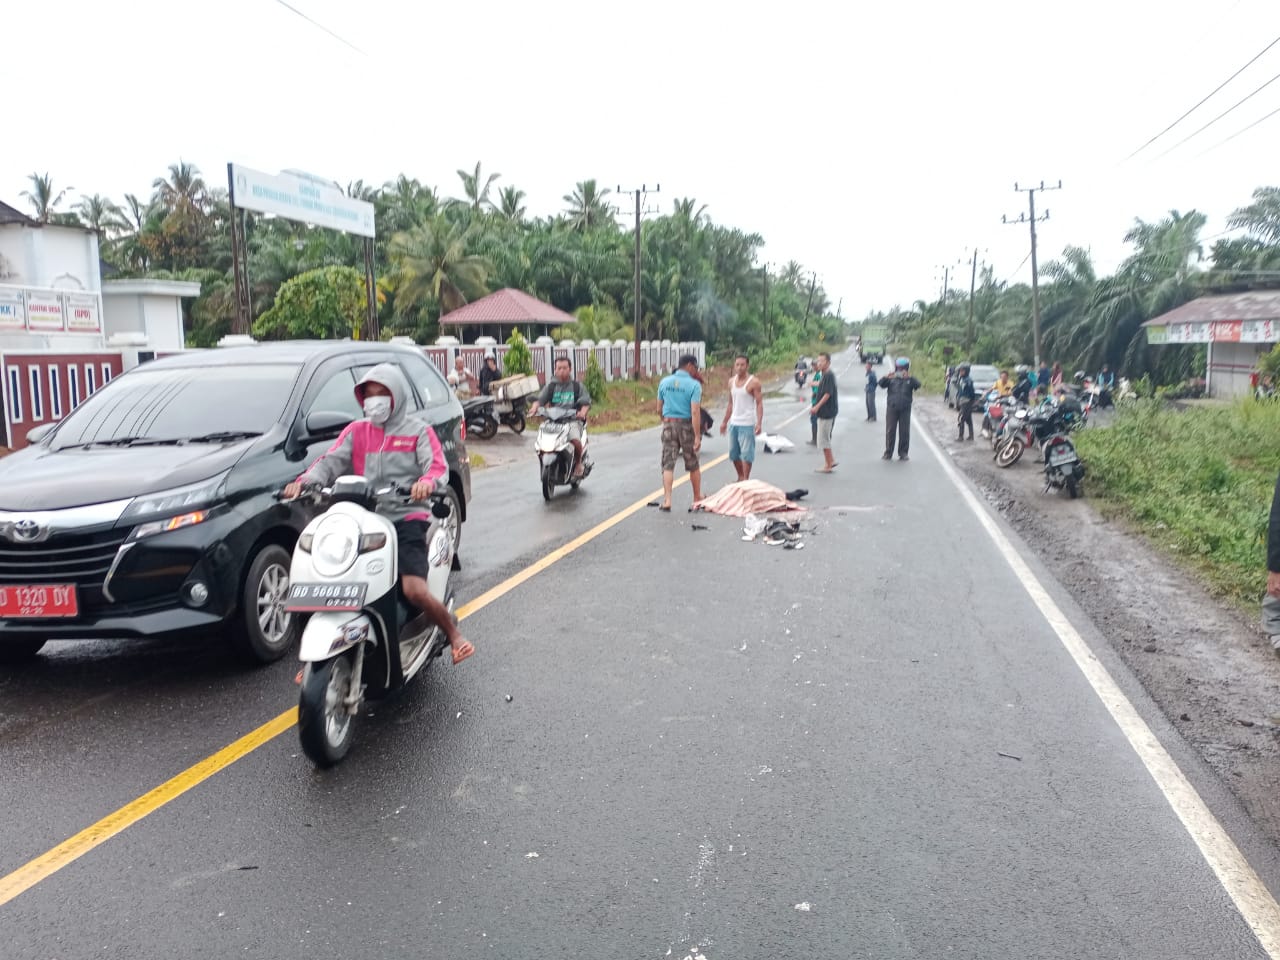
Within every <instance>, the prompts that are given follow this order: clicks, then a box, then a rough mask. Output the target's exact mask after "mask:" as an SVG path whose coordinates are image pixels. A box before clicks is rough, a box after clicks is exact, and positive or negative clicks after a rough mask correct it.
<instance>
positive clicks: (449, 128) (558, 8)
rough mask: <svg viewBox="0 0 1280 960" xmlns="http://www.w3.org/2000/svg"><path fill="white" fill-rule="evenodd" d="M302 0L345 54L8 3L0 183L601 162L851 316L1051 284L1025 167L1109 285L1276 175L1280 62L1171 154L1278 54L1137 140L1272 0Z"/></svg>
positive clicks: (179, 16) (561, 179) (210, 9)
mask: <svg viewBox="0 0 1280 960" xmlns="http://www.w3.org/2000/svg"><path fill="white" fill-rule="evenodd" d="M290 2H291V3H292V5H293V6H294V7H295V8H297V9H298V10H300V11H302V12H303V13H305V14H306V15H307V16H309V17H312V18H314V19H315V20H316V21H318V22H319V23H320V24H322V25H324V26H325V27H328V28H330V29H332V30H333V31H334V32H335V33H337V34H339V35H340V36H341V37H342V38H343V39H344V40H345V41H347V42H348V43H349V44H350V46H348V45H345V44H344V43H343V42H341V41H340V40H337V39H334V38H333V37H332V36H330V35H329V34H328V33H326V32H324V30H322V29H319V28H317V27H316V26H313V25H312V24H310V23H308V22H307V21H306V20H305V19H303V18H302V17H300V16H299V15H298V14H297V13H294V12H291V11H290V10H289V9H286V7H285V6H284V5H282V3H281V2H280V0H218V2H211V0H181V2H174V0H164V2H160V0H131V3H129V4H106V3H99V2H96V0H79V2H76V0H42V2H40V3H30V2H12V3H8V4H6V5H5V11H4V29H5V33H6V34H7V35H8V36H10V37H11V38H21V39H20V41H19V42H16V43H7V44H6V45H5V53H4V56H3V57H0V89H4V90H5V91H6V97H5V102H6V110H5V115H6V119H7V120H8V123H7V125H6V126H7V129H8V132H9V135H8V137H7V141H8V146H7V147H6V149H4V150H3V151H0V199H3V200H5V201H7V202H9V203H11V204H14V205H15V206H24V205H25V204H24V201H23V200H22V198H21V197H20V192H21V191H22V190H23V189H25V188H26V187H27V186H28V184H27V181H26V176H27V174H29V173H31V172H33V171H39V172H46V171H47V172H48V173H50V174H51V175H52V177H53V179H54V181H55V185H57V186H69V185H73V186H74V187H76V188H77V192H84V193H95V192H98V193H104V194H107V195H110V196H111V197H112V198H113V199H116V200H117V201H118V200H120V198H121V197H122V196H123V194H124V193H126V192H133V193H138V194H140V195H146V194H148V193H149V192H150V185H151V181H152V180H153V179H154V178H155V177H156V176H157V175H160V174H162V173H164V171H165V168H166V167H167V165H168V164H170V163H172V162H174V161H175V160H177V159H178V158H179V157H181V158H183V159H185V160H187V161H190V162H193V163H195V164H196V165H197V166H199V167H200V169H201V170H202V171H203V172H204V174H205V176H206V178H207V180H208V181H209V182H210V184H211V185H212V184H217V185H221V186H225V179H226V173H225V171H226V163H227V162H228V161H235V162H238V163H243V164H246V165H248V166H250V167H256V168H258V169H261V170H265V171H270V172H275V171H278V170H281V169H284V168H295V169H304V170H309V171H311V172H314V173H317V174H321V175H323V176H325V177H328V178H331V179H334V180H337V181H339V182H342V183H344V184H345V183H346V182H347V181H348V180H352V179H359V178H363V179H364V180H365V181H366V182H367V183H368V182H372V183H382V182H383V181H385V180H388V179H391V178H393V177H394V176H396V175H397V174H398V173H400V172H402V171H403V172H405V173H408V174H410V175H412V176H415V177H418V178H419V179H421V180H422V181H424V182H425V183H428V184H434V185H436V186H437V187H438V188H439V189H440V192H441V193H442V194H443V195H446V196H449V195H459V194H460V190H461V185H460V183H459V180H458V177H457V174H456V173H455V171H456V170H457V169H458V168H459V167H465V168H468V169H470V168H472V167H474V165H475V162H476V161H477V160H479V161H481V162H482V163H483V165H484V169H485V171H489V172H500V173H501V174H502V179H501V180H500V181H499V182H498V185H499V186H503V185H507V184H515V185H516V186H518V187H520V188H521V189H523V190H525V191H526V192H527V194H528V199H527V201H526V203H527V206H528V208H529V212H530V213H531V214H533V215H542V214H549V213H553V212H555V211H557V210H560V209H562V208H563V206H564V204H563V202H562V200H561V197H562V196H563V195H564V194H565V193H568V192H570V191H571V190H572V188H573V184H574V182H575V181H578V180H582V179H584V178H587V177H595V178H596V179H597V180H598V181H599V182H600V183H601V184H602V185H605V186H609V187H614V186H617V185H618V184H621V185H622V186H623V188H624V189H626V188H629V187H633V186H637V185H639V184H642V183H643V184H648V185H650V186H653V185H654V184H659V183H660V184H661V188H662V189H661V193H659V194H658V195H656V196H655V197H652V198H651V199H650V201H649V202H650V203H651V204H657V205H660V206H661V208H662V210H663V211H664V212H665V211H666V210H669V208H670V205H671V203H672V201H673V200H675V199H676V198H678V197H685V196H688V197H694V198H696V199H697V200H698V201H699V202H700V203H704V204H706V205H707V208H708V213H709V214H710V216H711V217H712V218H713V219H715V220H716V221H717V222H718V223H723V224H728V225H732V226H737V227H741V228H743V229H745V230H748V231H756V232H759V233H760V234H762V235H763V236H764V237H765V240H766V241H767V247H766V249H765V252H764V259H765V260H767V261H769V262H771V263H781V262H785V261H787V260H791V259H794V260H798V261H800V262H801V263H803V264H805V266H806V267H809V268H811V269H813V270H814V271H816V272H817V275H818V278H819V280H820V282H821V283H822V284H823V285H824V286H825V288H826V290H827V291H828V294H829V295H830V297H831V300H832V302H833V303H835V302H837V301H838V300H843V312H844V315H845V316H846V317H850V316H851V317H855V318H858V317H861V316H863V315H864V314H865V313H866V312H867V311H868V310H871V309H875V308H888V307H891V306H893V305H894V304H895V303H901V304H904V305H905V304H909V303H910V302H911V301H912V300H914V299H916V298H917V297H926V296H929V297H935V298H936V296H937V295H938V293H939V292H940V287H941V274H942V269H941V268H942V266H943V265H946V264H952V265H954V264H955V263H956V262H957V261H960V260H964V259H966V258H967V255H968V254H967V251H968V249H970V248H972V247H974V246H975V245H976V246H977V248H978V249H979V252H980V257H982V259H983V260H984V261H986V262H990V263H992V264H993V265H994V267H995V269H996V272H997V275H998V277H999V278H1000V279H1005V280H1018V279H1022V280H1026V279H1029V277H1030V265H1029V263H1027V262H1025V260H1026V256H1027V253H1028V248H1029V237H1028V233H1027V228H1026V226H1025V225H1024V226H1017V227H1015V226H1003V225H1001V223H1000V218H1001V215H1002V214H1007V215H1009V216H1010V218H1015V217H1016V216H1017V214H1018V213H1020V212H1022V211H1024V210H1026V206H1027V196H1026V194H1025V193H1015V192H1014V190H1013V185H1014V182H1015V181H1017V182H1018V183H1019V184H1020V185H1023V186H1025V185H1027V184H1034V183H1039V182H1040V181H1041V180H1044V181H1046V182H1047V183H1049V184H1056V183H1057V182H1058V180H1059V179H1061V180H1062V183H1063V189H1062V190H1061V191H1053V192H1049V193H1046V194H1044V196H1043V198H1039V197H1037V208H1038V210H1043V209H1044V208H1048V210H1049V211H1050V219H1049V220H1048V221H1047V222H1045V223H1043V224H1040V225H1039V234H1040V259H1041V261H1042V262H1043V261H1045V260H1048V259H1051V258H1052V257H1053V256H1054V255H1056V254H1057V253H1059V252H1060V251H1061V250H1062V248H1063V247H1064V246H1065V245H1067V244H1078V245H1081V246H1086V247H1090V248H1092V250H1093V252H1094V255H1095V258H1096V261H1097V263H1098V265H1099V269H1100V271H1106V272H1109V271H1110V270H1111V269H1113V268H1114V267H1115V265H1116V264H1117V263H1119V261H1120V260H1121V259H1122V258H1123V257H1124V255H1125V253H1126V248H1125V245H1124V244H1123V236H1124V234H1125V232H1126V230H1127V229H1128V227H1129V226H1130V225H1131V223H1132V221H1133V218H1134V217H1142V218H1143V219H1147V220H1155V219H1158V218H1160V217H1161V216H1164V215H1165V214H1166V213H1167V212H1168V210H1170V209H1171V208H1173V209H1178V210H1181V211H1186V210H1189V209H1192V208H1195V209H1199V210H1201V211H1203V212H1204V213H1206V214H1207V215H1208V216H1209V225H1208V227H1207V228H1206V230H1205V236H1206V237H1207V236H1211V235H1213V234H1217V233H1219V232H1221V231H1222V230H1224V229H1225V222H1224V221H1225V218H1226V216H1227V215H1228V214H1229V213H1230V212H1231V210H1232V209H1234V208H1235V207H1238V206H1242V205H1244V204H1245V203H1247V202H1248V201H1249V197H1250V194H1251V192H1252V191H1253V189H1254V188H1256V187H1258V186H1263V185H1280V169H1277V161H1276V157H1277V155H1278V151H1277V147H1278V146H1280V114H1277V116H1275V117H1272V118H1270V119H1268V120H1266V121H1264V122H1262V123H1260V124H1259V125H1258V126H1256V127H1254V128H1253V129H1252V130H1249V131H1248V132H1247V133H1244V134H1242V135H1240V136H1238V137H1236V138H1235V139H1233V140H1231V142H1230V143H1227V144H1225V145H1223V146H1220V147H1219V146H1216V145H1217V144H1218V143H1220V141H1222V140H1224V139H1226V138H1227V137H1229V136H1231V135H1232V134H1234V133H1236V132H1237V131H1238V130H1240V129H1242V128H1244V127H1245V126H1247V125H1248V124H1250V123H1252V122H1253V121H1254V120H1257V119H1258V118H1260V117H1262V116H1264V115H1265V114H1267V113H1270V112H1271V111H1273V110H1277V109H1278V108H1280V81H1277V82H1276V83H1274V84H1272V85H1271V86H1269V87H1267V88H1266V89H1264V90H1263V91H1262V92H1261V93H1259V94H1258V95H1256V96H1254V97H1253V98H1252V99H1250V100H1249V101H1248V102H1246V103H1245V104H1243V105H1242V106H1240V107H1239V108H1238V109H1236V110H1234V111H1233V112H1231V113H1230V114H1229V115H1228V116H1226V117H1224V118H1223V119H1221V120H1219V121H1217V122H1216V123H1214V124H1212V125H1211V126H1210V127H1209V128H1208V129H1206V130H1205V131H1204V132H1203V133H1201V134H1199V135H1197V136H1195V137H1194V138H1192V139H1191V140H1189V141H1188V142H1187V143H1185V144H1183V145H1181V146H1176V147H1175V145H1176V144H1177V142H1178V141H1179V140H1181V139H1182V138H1183V137H1184V136H1186V135H1188V134H1191V133H1192V132H1194V131H1195V130H1196V128H1197V127H1199V126H1201V125H1202V124H1204V123H1207V122H1208V121H1210V120H1212V119H1213V118H1214V117H1216V116H1217V115H1218V114H1220V113H1221V112H1223V111H1224V110H1226V109H1227V108H1228V107H1230V106H1231V105H1232V104H1234V103H1236V101H1238V100H1240V99H1241V98H1243V97H1245V96H1246V95H1247V94H1249V93H1250V92H1252V91H1253V90H1254V89H1255V88H1257V87H1259V86H1260V85H1262V84H1263V83H1265V82H1266V81H1268V80H1270V79H1272V78H1273V77H1277V75H1280V44H1277V45H1276V46H1275V47H1273V48H1272V49H1270V50H1269V51H1267V52H1266V54H1264V55H1263V56H1262V57H1261V58H1260V59H1258V61H1257V62H1256V63H1254V64H1253V65H1252V66H1250V67H1249V68H1248V69H1247V70H1246V71H1244V72H1243V73H1242V74H1241V75H1240V76H1239V77H1238V78H1236V79H1235V80H1233V81H1232V82H1231V83H1230V84H1229V85H1228V86H1227V87H1225V88H1224V89H1223V90H1222V92H1220V93H1218V94H1217V95H1216V96H1214V97H1213V98H1212V99H1210V100H1209V101H1208V102H1207V103H1206V104H1205V105H1204V106H1203V107H1201V108H1199V109H1198V110H1196V111H1195V112H1194V113H1193V114H1192V115H1191V116H1190V117H1188V118H1187V119H1186V120H1184V121H1182V122H1181V123H1180V124H1178V125H1177V126H1176V127H1175V128H1174V129H1173V130H1171V131H1170V132H1169V133H1167V134H1165V135H1164V136H1162V137H1161V138H1160V139H1158V140H1157V141H1156V142H1155V143H1154V144H1152V145H1151V146H1150V147H1148V148H1147V149H1146V150H1144V151H1143V152H1142V153H1140V154H1139V155H1138V156H1137V157H1135V158H1134V159H1132V160H1126V159H1125V158H1126V157H1128V156H1129V155H1130V154H1131V153H1133V151H1134V150H1136V149H1137V148H1138V147H1139V146H1141V145H1142V144H1143V143H1144V142H1146V141H1147V140H1148V139H1150V138H1151V137H1152V136H1154V135H1155V134H1156V133H1158V132H1159V131H1160V130H1162V129H1163V128H1164V127H1166V126H1167V125H1169V124H1170V123H1172V122H1173V121H1174V120H1175V119H1176V118H1177V117H1179V116H1180V115H1181V114H1182V113H1183V112H1185V111H1186V110H1188V109H1189V108H1190V107H1192V105H1194V104H1195V103H1196V102H1197V101H1198V100H1200V99H1201V98H1202V97H1204V96H1205V95H1206V94H1208V93H1209V92H1210V91H1211V90H1213V89H1214V87H1216V86H1218V84H1220V83H1221V82H1222V81H1223V80H1225V79H1226V78H1227V77H1229V76H1230V75H1231V74H1232V73H1233V72H1235V71H1236V70H1237V69H1239V68H1240V67H1241V66H1242V65H1244V64H1245V63H1246V62H1248V61H1249V59H1250V58H1252V57H1253V56H1254V55H1255V54H1257V53H1259V51H1261V50H1262V49H1263V48H1264V47H1265V46H1266V45H1267V44H1268V43H1270V42H1271V40H1272V39H1274V38H1275V37H1277V36H1278V35H1280V4H1277V3H1275V2H1274V0H1218V2H1217V3H1212V4H1210V3H1204V2H1190V0H1106V2H1100V0H1080V2H1077V3H1075V4H1071V5H1063V4H1050V3H1037V2H1027V0H975V2H973V3H968V4H962V3H954V2H945V3H944V2H937V3H930V2H911V0H899V2H897V3H892V4H856V5H855V4H837V3H836V2H833V0H827V2H808V0H790V2H787V3H769V4H763V3H753V2H737V3H732V4H730V3H707V2H701V0H680V2H669V0H652V2H649V3H646V4H642V5H636V4H628V5H615V4H602V3H596V2H574V3H569V2H557V0H549V2H546V3H540V4H532V3H527V2H506V0H502V2H499V0H490V2H481V3H475V4H413V3H410V2H408V0H360V2H351V0H290ZM855 10H856V11H859V12H853V11H855ZM862 11H866V12H862ZM871 11H874V12H871ZM352 47H355V48H359V51H360V52H357V51H356V50H354V49H352ZM1171 147H1172V148H1174V149H1172V150H1171V151H1170V152H1169V154H1168V155H1167V156H1160V154H1162V153H1163V152H1164V151H1165V150H1167V149H1169V148H1171ZM71 199H72V200H73V201H74V199H75V197H74V195H73V196H72V198H71ZM960 270H961V271H963V272H964V274H965V275H964V276H963V277H962V278H961V280H960V283H961V285H967V282H968V276H967V269H966V268H960Z"/></svg>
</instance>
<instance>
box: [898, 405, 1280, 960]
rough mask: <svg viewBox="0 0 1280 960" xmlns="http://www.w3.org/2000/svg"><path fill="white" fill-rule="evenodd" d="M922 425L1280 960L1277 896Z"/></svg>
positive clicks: (1260, 939)
mask: <svg viewBox="0 0 1280 960" xmlns="http://www.w3.org/2000/svg"><path fill="white" fill-rule="evenodd" d="M919 426H920V427H922V428H923V429H922V430H921V431H920V433H921V436H922V437H923V438H924V441H925V443H926V444H927V445H928V447H929V449H930V450H932V451H933V454H934V456H935V457H937V459H938V462H939V463H940V464H941V465H942V469H943V471H944V472H945V473H946V474H947V476H948V478H949V479H950V480H951V482H952V483H953V484H954V485H955V487H956V489H958V490H959V491H960V495H961V496H962V497H964V500H965V503H967V504H968V505H969V509H971V510H972V511H973V513H974V515H975V516H976V517H977V518H978V521H979V522H980V523H981V524H982V526H983V527H984V528H985V529H986V531H987V533H988V534H989V535H990V536H991V539H992V540H993V541H994V542H995V545H996V548H997V549H998V550H999V551H1000V553H1001V554H1002V555H1003V556H1004V559H1005V561H1006V562H1007V563H1008V564H1009V566H1010V567H1011V568H1012V569H1013V572H1014V575H1015V576H1016V577H1017V578H1018V580H1019V581H1020V582H1021V583H1022V586H1023V587H1024V588H1025V589H1026V591H1027V594H1028V595H1029V596H1030V597H1031V599H1032V601H1033V602H1034V603H1035V605H1036V606H1037V607H1038V608H1039V610H1040V613H1041V614H1042V615H1043V616H1044V618H1045V620H1046V621H1048V623H1049V626H1050V627H1052V628H1053V632H1054V633H1056V634H1057V635H1058V639H1059V640H1060V641H1062V645H1063V646H1064V647H1066V649H1067V652H1068V653H1069V654H1071V658H1072V659H1073V660H1074V661H1075V662H1076V666H1077V667H1079V668H1080V672H1081V673H1083V674H1084V675H1085V679H1087V680H1088V681H1089V685H1090V686H1091V687H1093V691H1094V693H1096V694H1097V695H1098V699H1100V700H1101V701H1102V703H1103V705H1104V706H1105V707H1106V708H1107V710H1108V711H1109V712H1110V713H1111V717H1112V719H1114V720H1115V722H1116V725H1117V726H1118V727H1119V728H1120V730H1121V732H1122V733H1123V734H1124V735H1125V737H1126V738H1127V739H1128V741H1129V745H1130V746H1132V747H1133V750H1134V752H1135V753H1136V754H1137V755H1138V758H1139V759H1140V760H1141V761H1142V763H1143V764H1144V765H1145V766H1146V768H1147V772H1148V773H1150V774H1151V778H1152V779H1153V780H1155V782H1156V786H1158V787H1159V788H1160V792H1161V793H1163V794H1164V797H1165V799H1166V800H1167V801H1168V802H1169V806H1170V807H1172V808H1173V812H1174V813H1176V814H1177V815H1178V819H1179V820H1181V821H1182V825H1183V827H1185V828H1186V830H1187V833H1189V834H1190V835H1191V839H1192V840H1194V841H1195V844H1196V846H1197V847H1199V848H1200V854H1201V856H1203V857H1204V859H1205V862H1206V863H1208V864H1209V867H1210V868H1211V869H1212V870H1213V872H1214V874H1215V876H1217V878H1218V882H1219V883H1221V884H1222V887H1223V889H1225V890H1226V891H1227V894H1228V895H1229V896H1230V897H1231V899H1232V901H1234V903H1235V905H1236V909H1237V910H1239V911H1240V916H1241V917H1243V918H1244V921H1245V923H1247V924H1248V925H1249V928H1250V929H1251V930H1252V931H1253V934H1254V936H1255V937H1257V938H1258V942H1259V943H1260V944H1261V945H1262V948H1263V949H1264V950H1266V952H1267V955H1268V956H1269V957H1271V958H1272V960H1280V904H1277V903H1276V900H1275V897H1273V896H1272V895H1271V891H1270V890H1268V889H1267V886H1266V884H1265V883H1263V882H1262V879H1261V878H1260V877H1259V876H1258V875H1257V873H1256V872H1254V869H1253V867H1251V866H1250V865H1249V861H1248V860H1246V859H1245V857H1244V854H1242V853H1241V852H1240V849H1239V847H1237V846H1236V845H1235V843H1234V841H1232V839H1231V837H1230V836H1229V835H1228V834H1227V831H1226V829H1225V828H1224V827H1223V826H1222V824H1221V823H1219V822H1218V820H1217V818H1216V817H1214V815H1213V814H1212V813H1211V812H1210V811H1209V807H1208V806H1207V805H1206V804H1205V802H1204V800H1203V799H1201V797H1200V794H1199V793H1198V792H1196V788H1195V787H1194V786H1192V785H1191V782H1190V781H1189V780H1188V779H1187V777H1186V774H1184V773H1183V772H1182V770H1181V769H1180V768H1179V767H1178V765H1177V763H1176V762H1175V761H1174V759H1173V757H1171V756H1170V755H1169V753H1168V751H1166V750H1165V748H1164V745H1163V744H1161V743H1160V741H1159V739H1158V738H1157V737H1156V735H1155V734H1154V733H1153V732H1152V731H1151V728H1150V727H1148V726H1147V724H1146V721H1144V720H1143V719H1142V717H1141V716H1140V715H1139V714H1138V711H1137V710H1136V709H1135V708H1134V706H1133V704H1132V703H1130V702H1129V699H1128V698H1127V697H1126V696H1125V695H1124V693H1123V692H1122V691H1121V690H1120V687H1119V686H1118V685H1117V684H1116V682H1115V680H1113V679H1112V677H1111V674H1109V673H1108V672H1107V669H1106V667H1104V666H1103V665H1102V664H1101V663H1100V662H1099V661H1098V658H1097V657H1095V656H1094V655H1093V652H1092V651H1091V650H1090V649H1089V646H1088V644H1086V643H1085V642H1084V638H1083V637H1081V636H1080V634H1079V632H1078V631H1077V630H1076V628H1075V627H1074V626H1072V625H1071V621H1070V620H1068V619H1067V617H1066V616H1065V615H1064V614H1063V612H1062V611H1061V610H1060V609H1059V607H1058V605H1057V604H1056V603H1055V602H1054V600H1053V598H1052V597H1051V596H1049V592H1048V591H1047V590H1046V589H1045V588H1044V585H1043V584H1042V583H1041V582H1040V580H1039V579H1038V578H1037V577H1036V576H1035V574H1034V573H1032V572H1031V568H1030V567H1028V566H1027V564H1026V561H1024V560H1023V559H1022V556H1021V555H1020V554H1019V553H1018V551H1017V549H1016V548H1015V547H1014V546H1013V544H1012V543H1011V542H1010V541H1009V538H1008V537H1006V536H1005V534H1004V531H1002V530H1001V529H1000V527H999V525H998V524H997V523H996V522H995V520H994V519H993V518H992V516H991V514H990V511H989V510H988V508H987V507H986V506H985V505H984V504H983V503H982V502H981V501H979V500H978V498H977V496H975V495H974V493H973V491H972V490H971V489H970V488H969V486H968V485H967V484H966V483H965V482H964V480H963V479H962V478H961V476H960V473H959V471H958V469H957V468H956V466H955V465H954V464H953V463H952V461H951V456H950V455H949V454H947V453H946V452H945V451H943V450H942V448H941V447H940V446H939V445H938V443H937V441H935V440H934V438H933V437H932V436H931V435H930V432H929V429H928V427H926V426H925V425H924V424H923V423H921V424H919Z"/></svg>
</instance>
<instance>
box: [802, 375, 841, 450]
mask: <svg viewBox="0 0 1280 960" xmlns="http://www.w3.org/2000/svg"><path fill="white" fill-rule="evenodd" d="M818 372H819V373H821V374H822V379H821V380H820V381H819V382H818V393H817V395H816V396H815V397H814V399H813V406H812V407H811V408H810V410H809V413H810V414H811V415H812V416H815V417H817V418H818V446H819V447H821V448H822V456H823V458H824V459H825V460H826V462H827V465H826V466H825V467H822V468H821V469H819V470H818V472H819V473H830V472H831V471H832V470H834V469H835V468H836V461H835V457H834V456H833V455H832V453H831V431H832V429H833V428H834V427H835V425H836V414H837V413H839V412H840V395H839V392H838V391H837V390H836V375H835V374H834V373H832V372H831V354H829V353H820V354H818Z"/></svg>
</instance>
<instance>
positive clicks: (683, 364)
mask: <svg viewBox="0 0 1280 960" xmlns="http://www.w3.org/2000/svg"><path fill="white" fill-rule="evenodd" d="M697 371H698V358H697V357H695V356H694V355H693V354H691V353H687V354H685V355H684V356H683V357H681V358H680V362H679V363H678V364H677V365H676V371H675V373H673V374H671V375H670V376H668V377H663V378H662V382H660V383H659V384H658V415H659V416H661V417H662V492H663V498H662V504H661V505H660V506H659V507H658V509H659V510H662V511H663V512H665V513H670V512H671V487H672V485H673V484H674V483H675V469H676V455H677V454H680V455H681V456H682V457H683V458H684V468H685V469H686V470H687V471H689V486H691V487H692V488H693V502H694V503H697V502H698V501H699V500H701V499H702V469H701V467H700V466H699V464H698V453H699V451H701V449H702V431H701V430H700V429H695V428H694V424H695V423H696V424H699V425H701V422H702V384H701V383H699V382H698V381H697V379H695V377H694V374H695V373H697Z"/></svg>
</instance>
